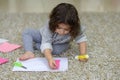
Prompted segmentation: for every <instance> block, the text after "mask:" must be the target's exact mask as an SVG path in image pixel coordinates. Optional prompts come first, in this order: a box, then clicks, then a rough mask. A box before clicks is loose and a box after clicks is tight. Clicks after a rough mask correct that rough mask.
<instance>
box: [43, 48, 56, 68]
mask: <svg viewBox="0 0 120 80" xmlns="http://www.w3.org/2000/svg"><path fill="white" fill-rule="evenodd" d="M51 53H52V51H51V50H50V49H45V50H44V55H45V57H46V59H47V60H48V63H49V66H50V68H52V69H55V68H56V63H55V61H54V59H53V57H52V54H51Z"/></svg>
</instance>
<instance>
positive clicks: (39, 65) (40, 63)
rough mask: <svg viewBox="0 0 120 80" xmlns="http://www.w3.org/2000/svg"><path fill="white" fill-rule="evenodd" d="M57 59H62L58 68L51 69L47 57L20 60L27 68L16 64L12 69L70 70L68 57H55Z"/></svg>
mask: <svg viewBox="0 0 120 80" xmlns="http://www.w3.org/2000/svg"><path fill="white" fill-rule="evenodd" d="M54 59H55V60H60V66H59V68H58V69H54V70H53V69H50V67H49V65H48V62H47V60H46V58H39V57H38V58H33V59H29V60H26V61H19V60H18V59H17V62H21V63H22V64H23V66H25V67H27V69H24V68H21V67H17V66H14V67H13V70H12V71H51V72H54V71H67V70H68V59H67V58H54Z"/></svg>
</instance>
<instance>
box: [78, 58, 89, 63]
mask: <svg viewBox="0 0 120 80" xmlns="http://www.w3.org/2000/svg"><path fill="white" fill-rule="evenodd" d="M79 61H81V62H87V61H88V59H87V58H84V59H79Z"/></svg>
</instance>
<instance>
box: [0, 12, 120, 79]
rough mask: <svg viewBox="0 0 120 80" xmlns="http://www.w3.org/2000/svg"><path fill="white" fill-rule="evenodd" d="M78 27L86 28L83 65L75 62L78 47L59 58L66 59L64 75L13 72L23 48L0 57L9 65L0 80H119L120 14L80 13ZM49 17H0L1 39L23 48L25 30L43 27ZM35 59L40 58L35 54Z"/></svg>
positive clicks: (0, 73) (1, 69) (2, 68)
mask: <svg viewBox="0 0 120 80" xmlns="http://www.w3.org/2000/svg"><path fill="white" fill-rule="evenodd" d="M79 14H80V19H81V24H82V25H85V26H86V35H87V38H88V41H87V53H88V54H89V56H90V58H89V61H88V62H86V63H83V62H79V61H77V60H75V59H74V57H75V55H77V54H78V48H77V45H76V44H75V43H74V42H72V43H71V48H70V49H69V50H68V51H67V52H65V53H63V54H61V55H60V57H68V64H69V66H68V71H66V72H13V71H12V68H13V62H15V61H16V59H17V58H18V57H20V55H22V54H23V53H24V50H23V48H20V49H17V50H15V51H13V52H10V53H0V57H4V58H8V59H9V62H8V63H6V64H3V65H0V80H120V51H119V49H120V13H79ZM47 18H48V14H38V13H21V14H17V13H16V14H12V13H11V14H10V13H0V38H4V39H8V40H9V42H10V43H15V44H20V45H22V39H21V33H22V31H23V30H24V29H25V28H28V27H33V28H36V29H37V28H39V27H42V26H43V24H44V23H45V21H46V20H47ZM35 54H36V57H37V56H38V57H39V56H40V57H43V55H42V54H40V52H38V51H35Z"/></svg>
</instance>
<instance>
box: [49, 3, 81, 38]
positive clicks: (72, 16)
mask: <svg viewBox="0 0 120 80" xmlns="http://www.w3.org/2000/svg"><path fill="white" fill-rule="evenodd" d="M49 18H50V20H49V28H50V30H51V31H52V32H55V29H56V28H57V27H58V24H60V23H64V24H67V25H69V26H70V29H71V30H70V35H71V37H72V38H75V37H76V36H77V35H78V34H79V33H80V31H81V29H80V28H81V27H80V20H79V17H78V12H77V10H76V8H75V7H74V6H73V5H72V4H69V3H61V4H58V5H57V6H56V7H55V8H53V10H52V12H51V14H50V16H49Z"/></svg>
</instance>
